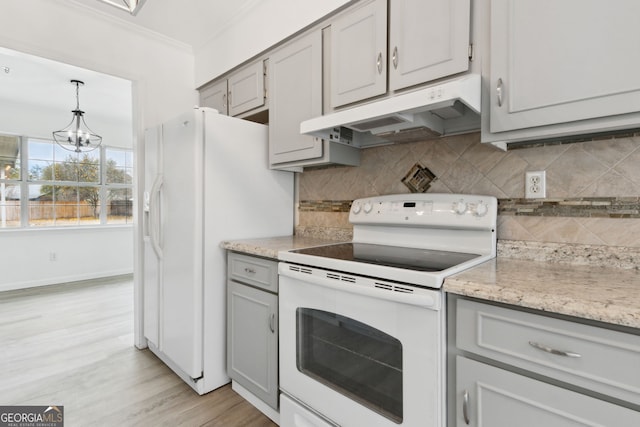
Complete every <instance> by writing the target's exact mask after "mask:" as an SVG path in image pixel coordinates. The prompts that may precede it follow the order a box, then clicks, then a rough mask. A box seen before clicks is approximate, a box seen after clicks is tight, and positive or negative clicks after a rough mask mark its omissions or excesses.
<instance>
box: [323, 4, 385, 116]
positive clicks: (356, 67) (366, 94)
mask: <svg viewBox="0 0 640 427" xmlns="http://www.w3.org/2000/svg"><path fill="white" fill-rule="evenodd" d="M386 64H387V1H386V0H374V1H372V2H369V3H366V4H365V5H364V6H362V7H360V8H358V9H356V10H354V11H353V12H350V13H349V14H347V15H344V16H342V17H341V18H339V19H337V20H336V21H335V22H333V23H332V24H331V107H333V108H335V107H338V106H341V105H345V104H349V103H351V102H356V101H360V100H363V99H366V98H371V97H373V96H376V95H382V94H384V93H386V91H387V65H386Z"/></svg>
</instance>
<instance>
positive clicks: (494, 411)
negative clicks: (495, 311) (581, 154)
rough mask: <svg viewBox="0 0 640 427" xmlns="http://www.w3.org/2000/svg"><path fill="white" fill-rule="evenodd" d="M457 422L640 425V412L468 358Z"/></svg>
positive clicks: (503, 426) (524, 426) (460, 378)
mask: <svg viewBox="0 0 640 427" xmlns="http://www.w3.org/2000/svg"><path fill="white" fill-rule="evenodd" d="M456 369H457V384H456V392H457V395H458V396H459V399H458V401H457V406H458V407H457V411H456V414H457V416H456V424H455V425H456V426H458V427H463V426H491V427H514V426H518V427H540V426H553V427H577V426H603V427H604V426H609V427H615V426H621V427H622V426H637V425H640V412H637V411H634V410H631V409H629V408H625V407H622V406H618V405H615V404H613V403H609V402H605V401H603V400H599V399H596V398H593V397H589V396H585V395H583V394H580V393H576V392H573V391H570V390H566V389H563V388H561V387H557V386H554V385H550V384H547V383H544V382H541V381H537V380H534V379H531V378H528V377H526V376H523V375H518V374H515V373H513V372H510V371H507V370H505V369H499V368H496V367H494V366H490V365H487V364H484V363H481V362H477V361H474V360H471V359H467V358H464V357H458V358H457V360H456Z"/></svg>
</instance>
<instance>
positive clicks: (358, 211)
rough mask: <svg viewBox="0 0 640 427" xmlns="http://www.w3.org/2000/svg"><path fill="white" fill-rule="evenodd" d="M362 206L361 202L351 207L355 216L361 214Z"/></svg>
mask: <svg viewBox="0 0 640 427" xmlns="http://www.w3.org/2000/svg"><path fill="white" fill-rule="evenodd" d="M361 208H362V207H361V206H360V202H356V203H354V204H353V206H352V207H351V212H353V213H354V214H356V215H357V214H359V213H360V210H361Z"/></svg>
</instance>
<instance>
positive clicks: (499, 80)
mask: <svg viewBox="0 0 640 427" xmlns="http://www.w3.org/2000/svg"><path fill="white" fill-rule="evenodd" d="M502 84H503V83H502V78H499V79H498V84H497V86H496V95H497V97H498V107H502V96H503V93H502V92H503V91H502Z"/></svg>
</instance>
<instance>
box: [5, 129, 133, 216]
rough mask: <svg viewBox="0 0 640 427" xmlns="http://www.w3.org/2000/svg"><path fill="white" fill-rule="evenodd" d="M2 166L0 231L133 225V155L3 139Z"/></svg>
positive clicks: (34, 141)
mask: <svg viewBox="0 0 640 427" xmlns="http://www.w3.org/2000/svg"><path fill="white" fill-rule="evenodd" d="M21 164H23V165H24V167H22V168H21V167H20V165H21ZM0 166H2V169H3V172H2V175H0V181H1V184H2V189H1V193H2V201H1V202H0V208H1V211H0V217H1V220H2V222H1V224H0V228H16V227H64V226H96V225H105V224H130V223H131V222H132V219H133V173H134V171H133V152H132V150H127V149H116V148H110V147H104V146H101V147H100V148H99V149H97V150H94V151H90V152H86V153H73V152H70V151H67V150H64V149H63V148H61V147H60V146H58V145H57V144H55V143H53V141H50V140H43V139H35V138H25V137H23V138H20V137H15V136H13V137H9V136H2V135H0Z"/></svg>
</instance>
